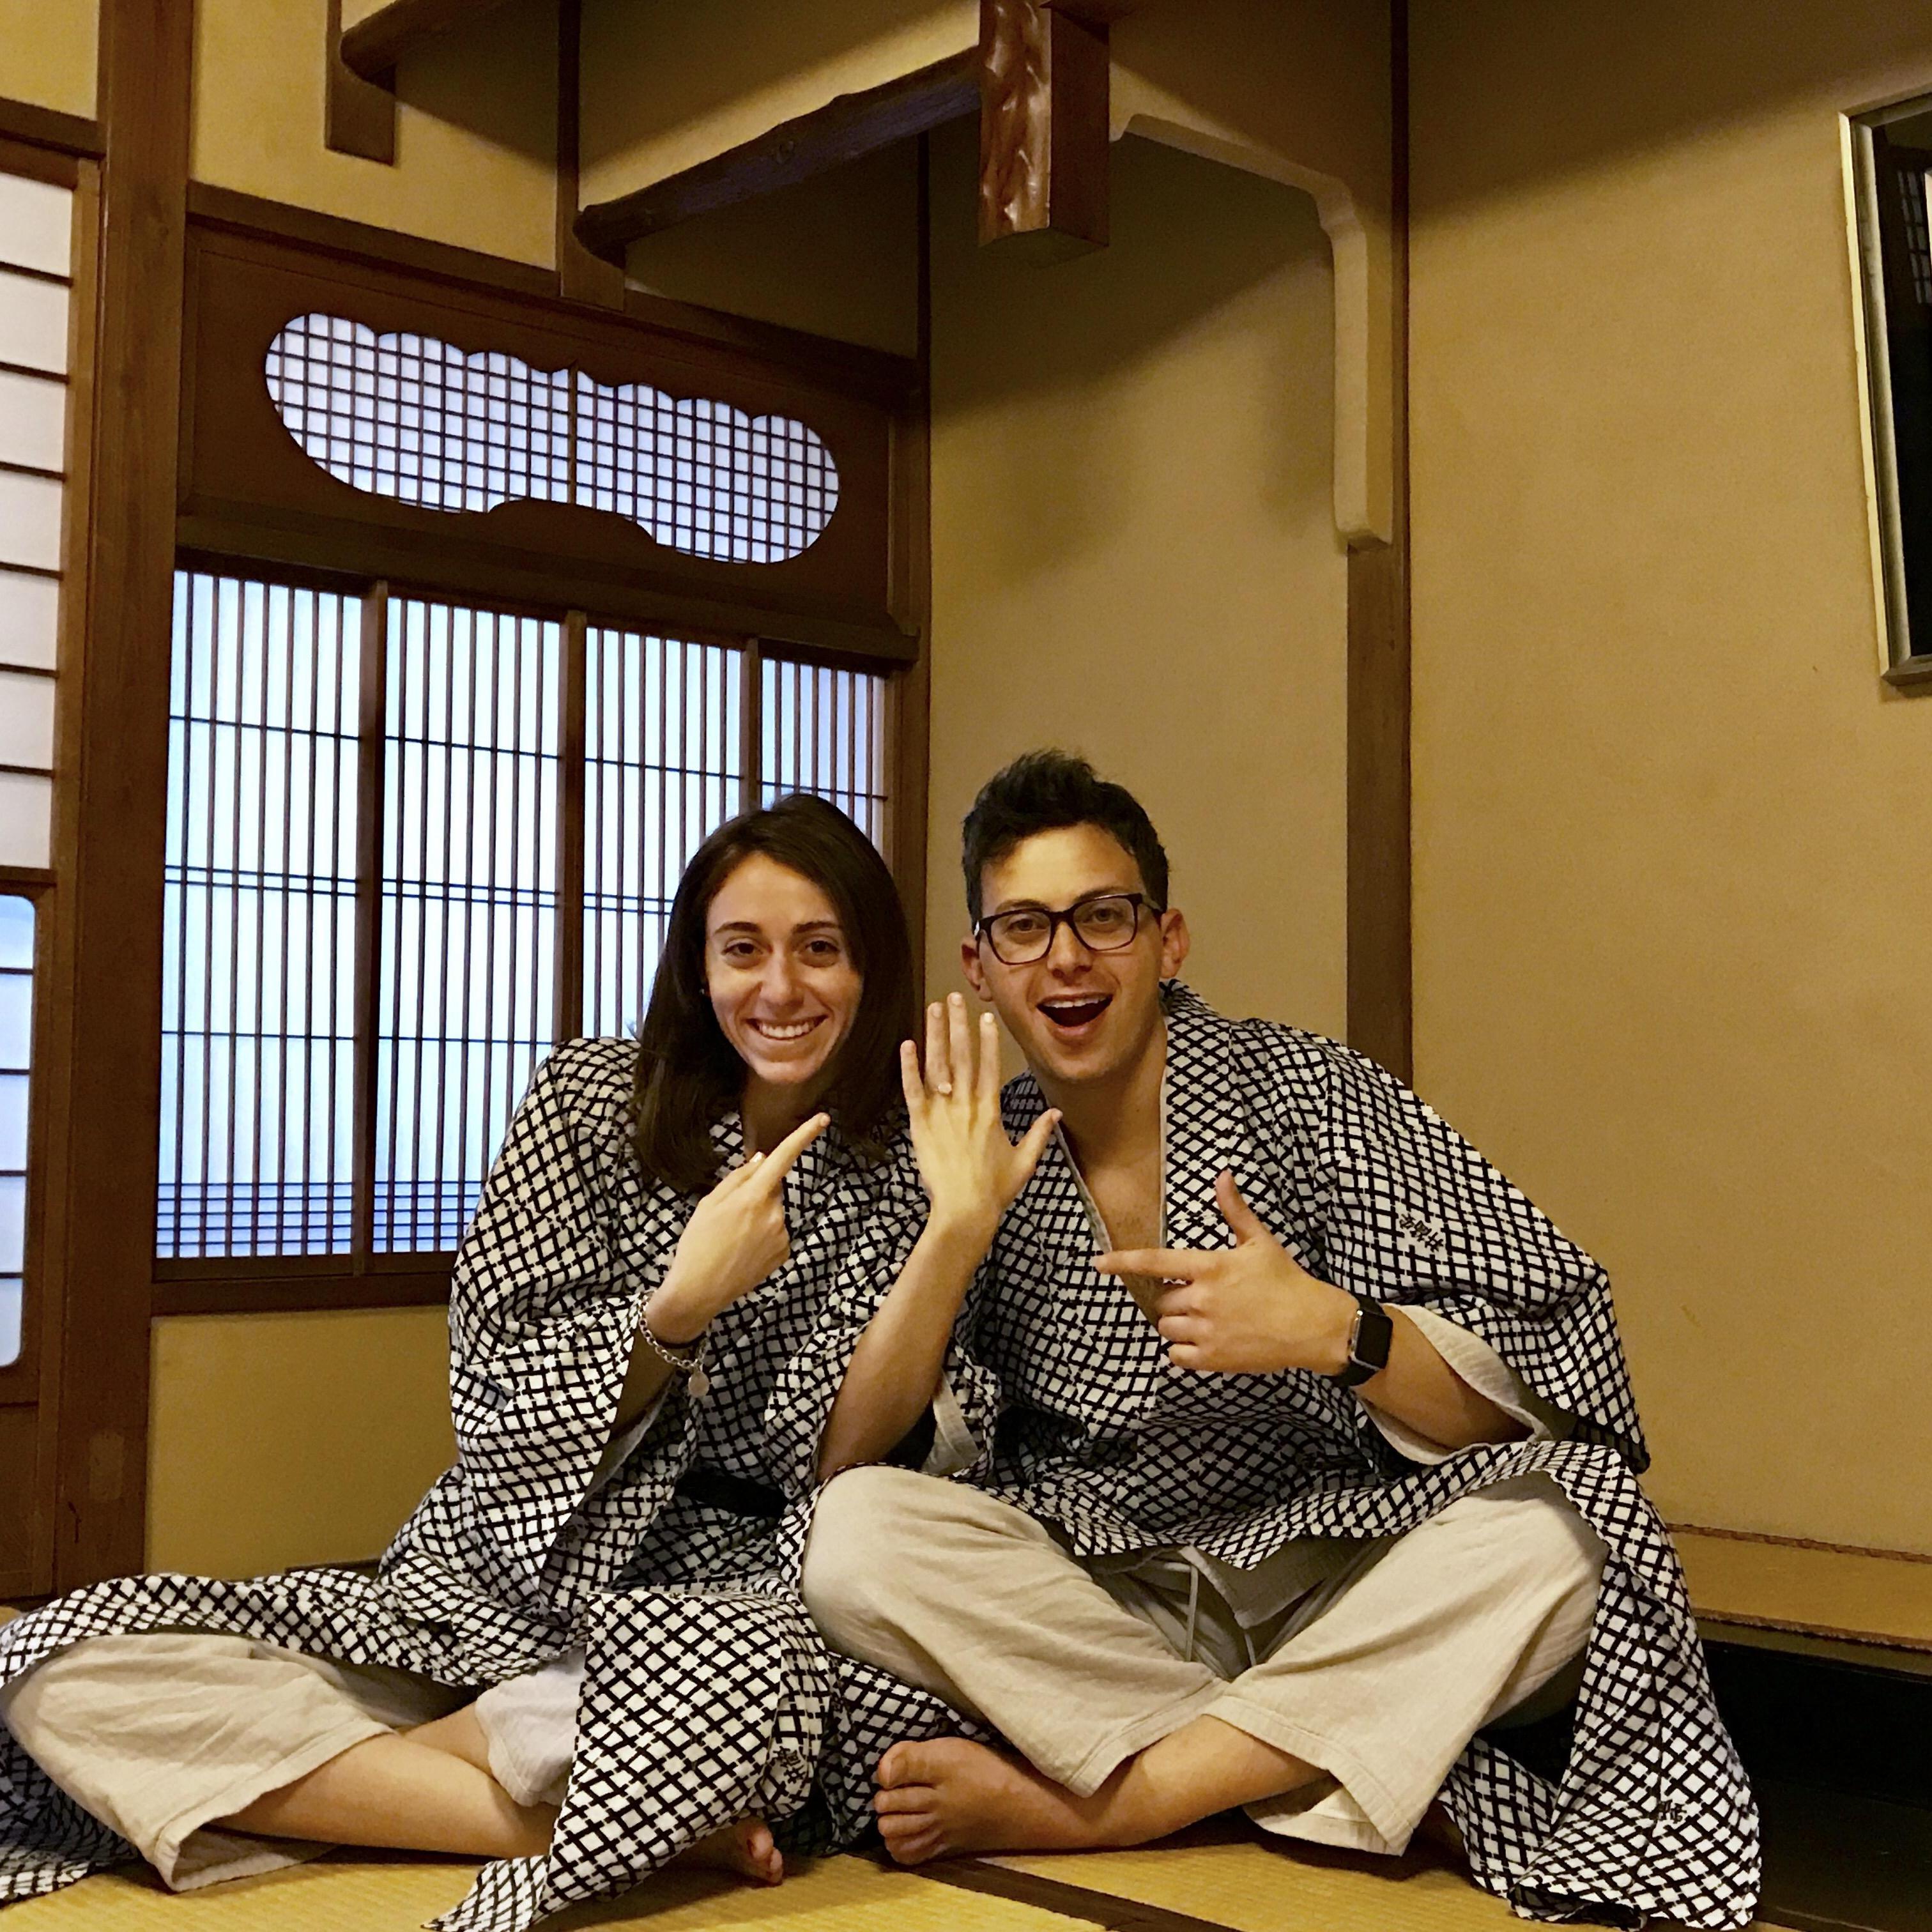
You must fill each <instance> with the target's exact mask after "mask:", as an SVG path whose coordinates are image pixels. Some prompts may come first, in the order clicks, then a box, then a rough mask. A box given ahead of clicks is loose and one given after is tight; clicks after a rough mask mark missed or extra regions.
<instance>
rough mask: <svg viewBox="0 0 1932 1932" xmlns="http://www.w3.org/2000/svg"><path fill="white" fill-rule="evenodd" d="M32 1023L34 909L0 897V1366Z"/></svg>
mask: <svg viewBox="0 0 1932 1932" xmlns="http://www.w3.org/2000/svg"><path fill="white" fill-rule="evenodd" d="M33 1019H34V905H33V901H31V899H26V898H19V897H17V896H16V895H11V894H9V895H6V896H4V897H0V1367H5V1365H6V1364H8V1363H10V1362H15V1361H19V1359H20V1328H21V1317H22V1315H23V1304H24V1301H25V1297H26V1255H27V1070H28V1064H29V1062H30V1061H31V1058H32V1046H33Z"/></svg>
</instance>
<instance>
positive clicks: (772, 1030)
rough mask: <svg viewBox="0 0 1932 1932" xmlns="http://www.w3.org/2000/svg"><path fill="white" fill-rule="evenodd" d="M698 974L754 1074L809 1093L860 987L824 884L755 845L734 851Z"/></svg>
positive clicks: (845, 1026) (821, 1076) (709, 916)
mask: <svg viewBox="0 0 1932 1932" xmlns="http://www.w3.org/2000/svg"><path fill="white" fill-rule="evenodd" d="M704 981H705V988H706V992H709V995H710V996H711V1010H712V1012H713V1013H715V1014H716V1015H717V1016H718V1025H719V1026H721V1028H724V1037H725V1038H726V1039H727V1040H729V1041H730V1043H731V1044H732V1046H733V1047H734V1048H736V1049H737V1053H738V1057H739V1059H741V1060H742V1061H743V1062H744V1063H745V1067H746V1069H747V1070H748V1072H749V1073H750V1075H751V1079H752V1081H753V1082H762V1083H763V1084H764V1085H766V1086H769V1087H775V1088H788V1089H791V1090H793V1092H794V1094H795V1097H796V1098H797V1099H798V1100H800V1101H801V1102H809V1101H810V1100H812V1099H814V1098H815V1097H816V1094H817V1089H819V1088H822V1087H823V1085H824V1084H825V1082H826V1079H827V1077H828V1076H829V1073H830V1070H831V1066H832V1055H834V1054H835V1053H836V1052H838V1047H839V1044H840V1043H841V1041H842V1040H844V1037H845V1036H846V1034H847V1033H849V1032H850V1031H851V1027H852V1022H853V1019H854V1017H855V1016H856V1014H857V1013H858V1011H859V995H860V993H861V992H862V990H863V988H862V983H861V981H860V980H859V972H858V969H857V968H856V967H855V966H854V965H853V963H852V954H851V949H850V944H849V943H848V941H847V937H846V934H845V931H844V928H843V927H842V926H841V925H840V924H839V921H838V913H837V912H836V911H835V910H834V909H833V907H832V901H831V900H830V899H829V898H827V897H826V894H825V892H824V891H823V889H822V888H821V887H820V886H815V885H814V884H813V883H812V882H811V880H809V879H808V878H806V877H805V875H804V874H802V873H801V872H794V871H793V870H792V869H791V868H790V866H789V865H780V864H779V863H778V861H777V860H776V859H771V858H767V857H766V856H765V854H764V853H762V852H754V853H753V854H752V855H751V857H749V858H748V859H741V860H739V862H738V864H737V865H735V866H733V868H732V869H731V870H730V871H729V872H728V873H727V874H725V877H724V883H723V884H722V885H721V886H719V887H718V889H717V891H716V892H714V893H713V894H712V898H711V905H710V909H709V911H707V912H706V914H705V920H704Z"/></svg>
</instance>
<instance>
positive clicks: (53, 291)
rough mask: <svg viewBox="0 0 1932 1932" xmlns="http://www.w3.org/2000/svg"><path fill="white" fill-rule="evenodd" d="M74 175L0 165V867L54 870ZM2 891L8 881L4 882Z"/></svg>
mask: <svg viewBox="0 0 1932 1932" xmlns="http://www.w3.org/2000/svg"><path fill="white" fill-rule="evenodd" d="M73 269H74V192H73V190H71V188H67V187H58V186H55V185H53V184H49V183H48V182H46V181H29V180H26V179H23V178H21V177H20V176H19V175H10V174H5V173H0V867H7V868H16V869H15V873H14V876H15V879H16V881H17V882H18V881H19V880H20V877H21V875H22V874H25V875H26V877H28V878H29V879H31V878H32V877H34V875H36V874H39V875H42V876H41V878H40V883H41V884H42V885H43V886H44V885H45V884H46V883H47V880H49V879H50V877H51V874H49V873H48V871H47V868H48V867H49V865H50V864H51V862H52V841H51V830H52V812H53V776H52V774H53V764H54V674H55V658H56V651H57V647H58V637H59V631H60V616H61V562H62V557H61V544H62V518H63V512H64V508H65V496H66V489H67V475H68V443H67V438H68V428H67V418H68V341H69V320H70V318H69V313H68V311H69V306H70V299H71V278H72V275H73ZM0 890H4V888H0ZM34 923H35V909H34V904H33V903H32V901H31V900H30V899H28V898H26V897H23V896H20V895H17V894H12V893H9V894H7V895H5V896H4V897H0V1368H5V1367H8V1366H9V1365H10V1364H13V1363H14V1362H16V1361H19V1360H20V1355H21V1349H22V1340H23V1322H24V1319H25V1316H26V1297H27V1293H28V1258H27V1255H26V1226H27V1190H28V1183H27V1172H26V1167H27V1111H28V1108H27V1101H28V1060H29V1048H30V1045H31V1038H30V1036H31V1016H32V1004H33V1001H32V991H33V978H32V975H33V935H34Z"/></svg>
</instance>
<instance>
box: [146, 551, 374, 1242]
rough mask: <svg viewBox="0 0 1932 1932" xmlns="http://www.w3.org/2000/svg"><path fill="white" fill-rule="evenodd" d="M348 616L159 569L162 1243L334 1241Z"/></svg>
mask: <svg viewBox="0 0 1932 1932" xmlns="http://www.w3.org/2000/svg"><path fill="white" fill-rule="evenodd" d="M361 613H362V604H361V601H360V600H359V598H353V597H344V596H341V595H338V594H335V593H334V592H318V591H313V590H305V589H290V588H287V587H285V586H281V585H279V584H277V585H270V584H263V583H251V582H248V581H245V580H240V579H237V578H234V577H221V576H214V575H210V574H202V573H199V572H195V573H190V572H186V571H184V572H181V573H179V574H178V575H177V577H176V578H175V616H174V657H173V672H172V699H171V702H170V705H169V772H168V817H167V828H166V868H165V872H164V878H165V892H166V896H165V914H164V920H163V967H162V1003H161V1020H162V1070H161V1143H160V1203H159V1214H158V1220H157V1229H156V1243H157V1248H156V1252H157V1253H158V1254H160V1255H162V1256H211V1255H281V1254H326V1253H332V1252H341V1251H342V1250H346V1249H347V1247H348V1246H349V1243H350V1221H351V1215H350V1174H351V1166H350V1146H351V1126H352V1120H353V1106H352V1100H353V1092H354V1089H353V1084H352V1073H351V1058H352V1055H353V1048H354V1025H353V1013H354V1007H353V980H354V972H355V931H356V923H355V918H356V700H357V691H358V685H359V679H358V664H359V658H358V652H359V642H360V637H361Z"/></svg>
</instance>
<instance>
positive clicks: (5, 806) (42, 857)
mask: <svg viewBox="0 0 1932 1932" xmlns="http://www.w3.org/2000/svg"><path fill="white" fill-rule="evenodd" d="M53 802H54V787H53V781H52V779H51V778H36V777H35V776H34V775H33V774H32V773H31V772H0V865H27V866H31V867H32V868H34V869H36V870H37V871H45V870H46V867H47V865H48V863H49V860H50V859H51V857H52V852H51V850H50V846H51V843H52V835H51V830H50V828H51V826H52V820H53Z"/></svg>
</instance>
